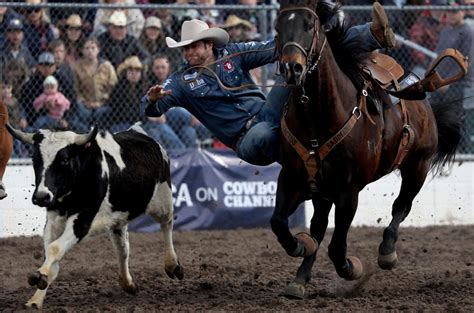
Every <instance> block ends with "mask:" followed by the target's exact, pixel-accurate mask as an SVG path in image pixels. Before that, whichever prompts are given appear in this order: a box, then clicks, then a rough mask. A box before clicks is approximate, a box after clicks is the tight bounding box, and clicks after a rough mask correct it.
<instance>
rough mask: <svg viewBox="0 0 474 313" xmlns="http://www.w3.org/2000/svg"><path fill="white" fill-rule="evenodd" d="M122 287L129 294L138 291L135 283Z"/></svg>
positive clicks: (134, 293)
mask: <svg viewBox="0 0 474 313" xmlns="http://www.w3.org/2000/svg"><path fill="white" fill-rule="evenodd" d="M122 289H123V290H124V291H125V292H126V293H129V294H131V295H136V294H137V293H138V286H137V285H136V284H135V283H132V284H129V285H126V286H122Z"/></svg>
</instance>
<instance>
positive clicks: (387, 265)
mask: <svg viewBox="0 0 474 313" xmlns="http://www.w3.org/2000/svg"><path fill="white" fill-rule="evenodd" d="M397 263H398V256H397V251H393V252H392V253H390V254H387V255H382V254H379V257H378V264H379V267H380V268H381V269H384V270H391V269H394V268H395V266H397Z"/></svg>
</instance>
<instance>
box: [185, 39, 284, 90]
mask: <svg viewBox="0 0 474 313" xmlns="http://www.w3.org/2000/svg"><path fill="white" fill-rule="evenodd" d="M270 50H274V48H267V49H263V50H247V51H240V52H236V53H233V54H230V55H227V56H225V57H222V58H220V59H217V60H215V61H214V62H211V63H208V64H205V65H195V66H191V67H190V68H187V69H186V70H184V71H183V73H182V74H181V81H183V82H187V83H192V82H194V81H196V80H197V79H198V77H199V75H201V74H202V73H203V71H204V70H207V71H208V72H209V73H210V74H211V75H212V76H213V77H214V78H215V79H216V80H217V83H218V84H219V86H220V87H221V88H222V89H224V90H229V91H235V90H242V89H245V88H249V87H262V88H267V87H277V86H278V87H286V86H290V85H288V84H272V85H262V84H244V85H240V86H236V87H228V86H226V85H224V83H223V82H222V80H221V79H220V78H219V76H218V75H217V73H216V72H215V71H214V70H213V69H211V68H210V66H211V65H214V64H217V63H219V62H222V61H225V60H228V59H231V58H234V57H237V56H239V55H243V54H247V53H254V52H262V51H270ZM198 68H199V69H201V70H200V71H199V74H198V75H197V76H196V77H195V78H193V79H192V80H185V79H184V76H185V75H186V73H188V72H189V71H191V70H193V69H198Z"/></svg>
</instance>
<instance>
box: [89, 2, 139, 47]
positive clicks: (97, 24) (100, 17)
mask: <svg viewBox="0 0 474 313" xmlns="http://www.w3.org/2000/svg"><path fill="white" fill-rule="evenodd" d="M99 3H105V4H125V5H131V4H135V1H134V0H99ZM116 11H121V12H123V13H124V14H125V16H126V19H127V21H128V23H127V28H128V34H129V35H131V36H133V37H135V38H137V39H138V37H140V34H141V33H142V31H143V26H144V25H145V17H144V16H143V13H142V11H141V10H140V9H113V10H111V9H98V10H97V13H96V15H95V20H94V31H93V33H94V35H95V36H99V35H101V34H103V33H104V32H106V30H107V28H108V25H109V23H110V17H111V16H112V15H113V14H114V12H116Z"/></svg>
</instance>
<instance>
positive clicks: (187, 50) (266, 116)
mask: <svg viewBox="0 0 474 313" xmlns="http://www.w3.org/2000/svg"><path fill="white" fill-rule="evenodd" d="M318 7H319V5H318ZM380 8H381V7H380V5H379V6H378V7H376V6H374V12H375V14H374V17H375V19H374V23H375V26H377V27H379V26H380V27H381V28H385V29H382V32H383V33H384V34H386V33H387V30H388V24H387V17H386V15H385V13H384V12H383V8H382V9H380ZM372 26H373V25H371V24H366V25H361V26H356V27H353V28H352V30H350V31H349V30H347V31H346V33H345V38H342V39H341V40H342V41H349V44H352V45H353V43H354V42H359V46H363V47H359V48H358V49H365V50H366V51H367V52H369V51H372V50H375V49H378V48H381V47H382V44H383V45H384V46H387V45H391V44H392V43H388V42H379V41H377V40H376V38H375V36H374V34H373V31H372V28H373V27H372ZM377 30H380V29H377ZM371 33H372V34H371ZM391 34H392V35H393V33H391ZM384 36H385V35H384ZM228 41H229V35H228V33H227V32H226V31H225V30H223V29H221V28H209V26H208V24H206V23H205V22H203V21H200V20H197V19H193V20H190V21H185V22H184V23H183V24H182V27H181V40H180V41H176V40H174V39H173V38H170V37H167V38H166V44H167V45H168V47H170V48H181V49H182V52H183V55H184V58H185V59H186V64H185V65H184V67H183V68H182V69H181V70H179V71H177V72H175V73H174V74H173V75H171V76H170V77H169V78H168V79H167V80H166V82H165V83H164V84H163V85H155V86H153V87H151V88H150V89H149V90H148V92H147V94H146V96H144V97H143V98H142V100H141V108H142V110H143V111H144V113H145V114H146V115H147V116H161V114H163V113H165V112H166V111H167V110H168V109H170V108H171V107H174V106H181V107H184V108H185V109H187V110H188V111H190V112H191V114H193V115H194V116H195V117H197V118H198V119H199V120H200V121H201V122H202V123H203V125H204V126H206V127H207V128H208V129H209V130H210V131H211V132H212V133H213V134H214V135H215V136H216V137H217V138H218V139H219V140H220V141H222V143H224V144H225V145H226V146H227V147H229V148H232V149H234V150H235V151H236V152H237V155H238V156H239V157H240V158H241V159H243V160H244V161H246V162H249V163H251V164H255V165H268V164H271V163H273V162H275V161H278V160H279V155H278V151H279V134H280V129H279V128H280V120H281V116H282V113H283V107H284V104H285V103H286V100H287V99H288V96H289V94H290V92H291V88H289V87H282V86H275V87H273V88H272V90H271V92H270V93H269V94H268V97H267V98H266V97H265V95H264V94H263V92H262V91H261V90H260V89H259V88H258V87H257V86H252V84H253V83H254V82H253V80H252V78H251V75H250V73H249V71H250V70H251V69H254V68H257V67H261V66H263V65H266V64H269V63H273V62H274V61H275V60H276V50H275V40H270V41H266V42H246V43H228ZM387 41H388V40H387ZM360 42H362V43H360ZM249 50H252V51H253V52H252V53H245V52H246V51H249ZM240 52H244V53H241V54H238V55H236V56H234V57H232V58H230V59H229V58H225V56H227V55H231V54H234V53H240ZM216 62H217V63H216ZM202 65H210V66H211V67H212V70H213V71H214V72H215V74H216V75H217V77H218V78H219V80H220V82H218V81H217V79H216V78H215V77H214V76H213V75H212V73H210V72H209V71H207V70H204V71H203V69H202V67H201V68H199V66H202ZM196 66H197V67H196ZM202 71H203V73H201V72H202ZM283 81H284V79H283V78H282V77H277V79H276V83H277V84H281V83H282V82H283ZM220 83H223V84H224V85H225V86H227V87H238V86H242V85H250V86H252V87H248V88H243V89H236V90H229V89H226V88H223V87H222V86H221V85H220Z"/></svg>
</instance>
